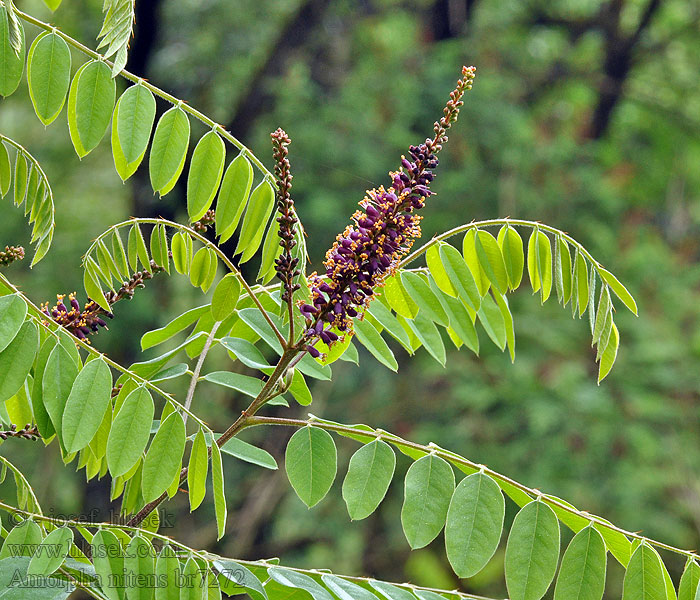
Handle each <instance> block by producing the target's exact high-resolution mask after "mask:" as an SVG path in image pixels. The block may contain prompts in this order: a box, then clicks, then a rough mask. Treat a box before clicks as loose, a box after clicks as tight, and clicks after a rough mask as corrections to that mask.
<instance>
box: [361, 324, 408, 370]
mask: <svg viewBox="0 0 700 600" xmlns="http://www.w3.org/2000/svg"><path fill="white" fill-rule="evenodd" d="M353 326H354V328H355V337H357V339H358V341H359V342H360V343H361V344H362V345H363V346H364V347H365V348H367V350H369V351H370V353H371V354H372V356H374V357H375V358H376V359H377V360H378V361H379V362H380V363H382V364H383V365H384V366H386V367H388V368H389V369H391V370H392V371H397V370H398V368H399V363H397V362H396V358H395V357H394V353H393V352H392V351H391V348H389V346H388V345H387V343H386V342H385V341H384V338H382V336H381V335H380V333H379V332H378V331H377V330H376V329H375V328H374V326H373V325H372V324H371V323H370V322H369V321H365V320H356V321H355V322H354V324H353Z"/></svg>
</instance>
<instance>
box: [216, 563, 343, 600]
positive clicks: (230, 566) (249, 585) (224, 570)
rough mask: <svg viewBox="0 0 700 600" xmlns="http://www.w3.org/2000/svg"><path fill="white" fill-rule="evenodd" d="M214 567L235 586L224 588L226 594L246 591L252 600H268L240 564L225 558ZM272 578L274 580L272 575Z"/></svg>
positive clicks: (248, 571)
mask: <svg viewBox="0 0 700 600" xmlns="http://www.w3.org/2000/svg"><path fill="white" fill-rule="evenodd" d="M214 566H215V567H216V570H217V571H218V572H219V573H220V574H221V576H222V577H224V578H225V581H226V582H229V581H230V582H232V583H233V584H234V585H233V586H230V587H227V586H225V587H224V591H225V592H226V593H228V594H240V593H242V590H245V591H246V592H247V593H248V595H249V596H250V597H251V598H252V600H267V594H266V593H265V590H264V589H263V586H262V584H261V583H260V581H259V580H258V578H257V577H256V576H255V575H254V574H253V573H252V572H251V571H250V570H249V569H248V568H246V567H244V566H243V565H241V564H240V563H237V562H234V561H232V560H229V559H223V558H221V559H219V560H217V561H216V562H215V563H214ZM270 576H271V577H273V578H274V576H273V575H272V574H270ZM312 581H313V580H312ZM329 600H331V599H329Z"/></svg>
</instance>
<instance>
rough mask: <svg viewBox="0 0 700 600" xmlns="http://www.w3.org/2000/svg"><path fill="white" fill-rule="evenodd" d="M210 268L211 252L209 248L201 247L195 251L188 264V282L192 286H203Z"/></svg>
mask: <svg viewBox="0 0 700 600" xmlns="http://www.w3.org/2000/svg"><path fill="white" fill-rule="evenodd" d="M210 269H211V254H209V249H208V248H205V247H202V248H200V249H199V250H197V252H196V253H195V255H194V257H193V258H192V265H191V266H190V283H191V284H192V285H193V286H194V287H202V288H203V287H204V286H205V285H206V283H207V277H209V270H210Z"/></svg>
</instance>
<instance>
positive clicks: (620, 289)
mask: <svg viewBox="0 0 700 600" xmlns="http://www.w3.org/2000/svg"><path fill="white" fill-rule="evenodd" d="M598 272H599V273H600V276H601V277H602V278H603V281H604V282H605V283H607V284H608V285H609V286H610V287H611V288H612V291H613V292H615V295H616V296H617V297H618V298H619V299H620V300H622V303H623V304H624V305H625V306H626V307H627V308H628V309H629V310H630V311H631V312H632V313H634V315H635V316H636V315H637V303H636V302H635V301H634V298H633V297H632V294H630V293H629V291H627V288H626V287H625V286H624V285H622V284H621V283H620V282H619V281H618V280H617V278H616V277H615V276H614V275H613V274H612V273H611V272H610V271H606V270H605V269H603V268H600V269H598Z"/></svg>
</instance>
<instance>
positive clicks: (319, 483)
mask: <svg viewBox="0 0 700 600" xmlns="http://www.w3.org/2000/svg"><path fill="white" fill-rule="evenodd" d="M285 468H286V471H287V477H288V478H289V483H291V484H292V487H293V488H294V491H295V492H296V493H297V496H299V498H300V499H301V500H302V502H304V504H306V506H308V507H309V508H311V507H312V506H314V505H316V504H318V503H319V502H320V501H321V500H322V499H323V498H324V496H325V495H326V494H327V493H328V490H330V488H331V485H333V480H334V479H335V474H336V470H337V452H336V448H335V443H334V442H333V438H332V437H331V436H330V434H329V433H328V432H327V431H325V430H323V429H319V428H318V427H311V426H309V427H304V428H302V429H299V430H298V431H297V432H296V433H295V434H294V435H293V436H292V437H291V438H290V440H289V443H288V444H287V450H286V453H285Z"/></svg>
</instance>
